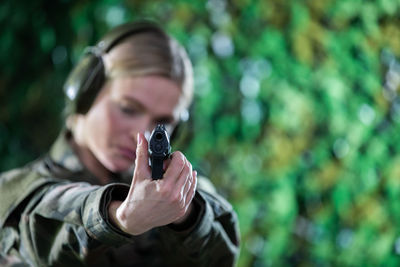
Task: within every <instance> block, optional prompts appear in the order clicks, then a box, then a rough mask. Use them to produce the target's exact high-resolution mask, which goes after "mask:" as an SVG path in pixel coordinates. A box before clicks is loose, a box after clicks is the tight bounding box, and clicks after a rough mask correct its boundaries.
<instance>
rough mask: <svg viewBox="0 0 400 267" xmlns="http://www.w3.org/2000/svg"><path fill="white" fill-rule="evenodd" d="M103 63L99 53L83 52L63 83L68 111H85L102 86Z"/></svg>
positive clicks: (103, 78)
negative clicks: (82, 55)
mask: <svg viewBox="0 0 400 267" xmlns="http://www.w3.org/2000/svg"><path fill="white" fill-rule="evenodd" d="M104 75H105V74H104V63H103V60H102V58H101V55H98V54H96V53H93V52H91V51H90V52H87V53H85V55H84V57H83V58H82V59H81V60H80V61H79V63H78V64H77V65H76V67H75V68H74V69H73V71H72V72H71V73H70V75H69V76H68V79H67V81H66V82H65V84H64V92H65V94H66V96H67V100H68V102H69V103H68V106H69V109H70V110H69V113H70V114H71V113H86V112H87V111H88V110H89V108H90V106H91V104H92V103H93V101H94V98H95V97H96V95H97V93H98V91H99V89H100V88H101V87H102V85H103V83H104V80H105V77H104Z"/></svg>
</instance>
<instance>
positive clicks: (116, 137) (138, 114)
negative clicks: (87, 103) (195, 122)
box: [79, 75, 181, 172]
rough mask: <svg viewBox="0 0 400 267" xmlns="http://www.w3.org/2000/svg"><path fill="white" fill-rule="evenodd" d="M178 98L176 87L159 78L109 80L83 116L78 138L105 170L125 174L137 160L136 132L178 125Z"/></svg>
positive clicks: (170, 82)
mask: <svg viewBox="0 0 400 267" xmlns="http://www.w3.org/2000/svg"><path fill="white" fill-rule="evenodd" d="M180 96H181V89H180V88H179V87H178V85H177V84H176V83H175V82H173V81H172V80H169V79H167V78H164V77H162V76H156V75H149V76H138V77H132V76H131V77H129V76H126V77H120V78H116V79H114V80H111V81H109V82H108V83H107V84H106V85H105V86H104V88H103V89H102V90H101V91H100V93H99V95H98V96H97V98H96V100H95V102H94V103H93V105H92V107H91V108H90V110H89V111H88V113H87V114H85V115H83V119H82V121H83V123H82V125H81V127H80V128H81V130H79V133H80V135H81V138H80V139H81V140H82V143H83V145H84V146H86V147H87V148H88V149H89V151H90V152H91V154H92V155H93V156H94V157H95V158H96V159H97V161H99V162H100V163H101V164H102V165H103V166H104V167H105V168H106V169H108V170H109V171H112V172H121V171H125V170H127V169H129V167H131V166H132V164H133V163H134V161H135V158H136V153H135V152H136V144H137V140H136V138H137V133H139V132H140V133H144V132H145V131H151V130H152V129H153V128H154V127H155V126H156V124H157V123H163V124H169V125H172V127H174V126H175V125H176V124H177V122H178V117H179V112H180V110H179V108H178V103H179V100H180ZM80 145H81V144H80Z"/></svg>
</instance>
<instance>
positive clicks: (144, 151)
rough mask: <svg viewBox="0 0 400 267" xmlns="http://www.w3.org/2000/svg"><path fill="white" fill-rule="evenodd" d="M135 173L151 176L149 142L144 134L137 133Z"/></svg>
mask: <svg viewBox="0 0 400 267" xmlns="http://www.w3.org/2000/svg"><path fill="white" fill-rule="evenodd" d="M135 174H137V175H139V176H141V177H150V176H151V172H150V166H149V152H148V143H147V140H146V138H145V137H144V135H143V134H141V133H138V134H137V145H136V162H135Z"/></svg>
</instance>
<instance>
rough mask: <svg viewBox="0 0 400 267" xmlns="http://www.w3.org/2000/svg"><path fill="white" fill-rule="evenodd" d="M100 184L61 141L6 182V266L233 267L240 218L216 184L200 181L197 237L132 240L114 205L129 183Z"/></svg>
mask: <svg viewBox="0 0 400 267" xmlns="http://www.w3.org/2000/svg"><path fill="white" fill-rule="evenodd" d="M113 181H115V182H113V183H110V184H107V185H105V186H100V185H98V184H96V183H97V182H96V179H95V177H94V176H93V175H91V174H90V173H89V172H88V171H87V170H86V169H85V168H84V167H83V166H82V164H81V163H80V162H79V160H78V158H77V156H76V155H75V154H74V152H73V151H72V149H71V148H70V146H69V145H68V142H67V140H66V135H65V134H61V135H60V137H59V138H58V139H57V141H56V142H55V144H54V145H53V147H52V149H51V150H50V152H49V153H48V155H47V156H45V157H43V158H41V159H39V160H36V161H35V162H32V163H30V164H28V165H27V166H25V167H23V168H20V169H15V170H11V171H8V172H6V173H3V174H2V175H1V176H0V266H17V265H18V266H193V267H194V266H219V267H222V266H233V265H234V263H235V260H236V257H237V254H238V250H239V249H238V243H239V240H238V226H237V217H236V214H235V213H234V211H233V209H232V207H231V205H230V204H229V203H228V202H227V201H225V200H224V199H223V198H222V197H220V196H219V195H218V194H217V193H216V192H215V190H214V189H213V187H212V185H210V184H209V182H208V183H207V182H204V180H202V179H199V185H198V188H199V189H198V191H197V192H196V195H195V198H194V201H195V203H196V205H197V207H200V209H199V210H200V212H199V216H198V217H197V218H196V220H195V223H194V225H193V226H191V227H190V229H185V230H182V231H177V230H176V229H172V228H171V227H169V226H162V227H158V228H155V229H152V230H151V231H148V232H146V233H145V234H142V235H139V236H130V235H128V234H126V233H124V232H122V231H120V230H119V229H118V228H117V227H115V226H113V224H112V223H111V222H110V220H109V218H108V214H107V207H108V204H109V203H110V201H111V200H114V199H115V200H123V199H124V198H125V196H126V195H127V192H128V190H129V182H130V181H129V180H125V179H124V178H122V177H114V178H113Z"/></svg>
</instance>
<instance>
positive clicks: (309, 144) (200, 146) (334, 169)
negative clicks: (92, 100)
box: [0, 0, 400, 266]
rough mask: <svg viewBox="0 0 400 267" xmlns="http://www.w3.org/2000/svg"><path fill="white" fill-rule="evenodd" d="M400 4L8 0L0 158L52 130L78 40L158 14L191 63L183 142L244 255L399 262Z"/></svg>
mask: <svg viewBox="0 0 400 267" xmlns="http://www.w3.org/2000/svg"><path fill="white" fill-rule="evenodd" d="M399 14H400V1H399V0H377V1H367V0H354V1H347V0H327V1H312V0H306V1H294V0H291V1H279V0H268V1H260V0H232V1H227V0H208V1H206V2H204V1H197V0H196V1H190V2H189V1H183V0H173V1H159V0H153V1H136V0H125V1H123V0H121V1H114V0H96V1H73V0H58V1H48V0H38V1H33V2H28V1H23V2H21V1H12V0H5V1H3V2H2V5H1V7H0V25H1V26H2V34H1V36H0V62H1V63H2V64H1V67H0V68H1V70H0V170H6V169H10V168H12V167H16V166H19V165H20V164H24V163H25V162H28V161H29V160H32V159H34V158H35V157H37V156H38V155H40V154H42V153H45V151H46V149H47V147H48V146H49V145H50V144H51V143H52V141H53V139H54V138H55V136H56V134H57V132H58V130H59V129H60V127H61V125H62V120H61V116H60V115H59V114H60V113H61V111H62V100H63V96H62V91H61V87H62V83H63V81H64V79H65V77H66V75H67V74H68V71H69V70H70V68H71V67H72V64H74V63H75V62H77V60H78V59H79V57H80V55H81V53H82V50H83V48H84V47H85V46H87V45H92V44H94V43H95V42H96V40H97V39H98V38H99V37H100V36H101V35H102V34H103V33H105V32H106V31H107V30H108V29H110V28H111V27H113V26H115V25H118V24H120V23H123V22H125V21H129V20H132V19H136V18H142V17H149V18H153V19H156V20H158V21H160V22H161V23H162V24H163V25H165V27H166V29H168V31H169V32H170V33H171V34H173V35H174V36H175V37H176V38H177V39H178V40H179V41H180V42H182V43H183V44H184V45H185V47H186V48H187V50H188V52H189V54H190V57H191V58H192V61H193V63H194V72H195V78H196V80H195V85H196V89H195V90H196V91H195V92H196V93H195V97H196V102H195V104H194V105H193V107H192V114H191V119H190V121H189V122H188V123H187V125H185V126H186V127H185V128H186V130H187V131H186V133H185V134H186V136H188V137H192V138H182V139H181V142H180V143H177V144H175V146H174V148H175V149H182V150H183V151H184V152H185V154H186V155H187V156H188V158H189V159H190V160H191V162H192V163H193V164H194V165H195V166H197V168H198V169H199V170H201V171H203V172H205V173H206V174H207V175H208V176H209V177H210V178H211V179H212V181H213V182H214V183H215V184H216V185H217V187H218V188H219V189H220V191H221V192H222V193H223V194H224V195H225V196H226V197H227V198H228V199H229V200H230V201H231V203H232V204H233V206H234V208H235V209H236V211H237V212H238V215H239V221H240V224H241V237H242V248H241V255H240V258H239V264H238V265H239V266H398V265H399V264H400V229H399V225H400V204H399V201H398V200H399V197H400V182H399V181H400V180H399V177H400V156H399V155H400V153H399V152H400V134H399V132H400V125H399V123H400V98H399V96H398V93H399V89H400V61H399V59H400V28H399V25H400V16H399ZM194 133H195V134H194Z"/></svg>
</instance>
